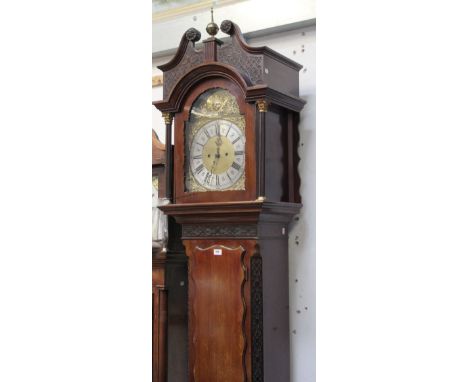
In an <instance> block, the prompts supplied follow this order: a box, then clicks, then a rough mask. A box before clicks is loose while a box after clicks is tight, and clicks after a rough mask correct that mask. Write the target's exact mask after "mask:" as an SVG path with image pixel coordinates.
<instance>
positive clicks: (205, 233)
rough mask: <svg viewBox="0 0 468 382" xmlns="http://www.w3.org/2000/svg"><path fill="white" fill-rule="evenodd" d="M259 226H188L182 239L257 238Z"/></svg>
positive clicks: (183, 232)
mask: <svg viewBox="0 0 468 382" xmlns="http://www.w3.org/2000/svg"><path fill="white" fill-rule="evenodd" d="M256 236H257V225H255V224H186V225H184V226H183V228H182V237H183V238H184V239H188V238H198V237H208V238H212V237H225V238H229V237H241V238H246V237H249V238H250V237H252V238H254V237H256Z"/></svg>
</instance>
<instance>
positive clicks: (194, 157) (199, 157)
mask: <svg viewBox="0 0 468 382" xmlns="http://www.w3.org/2000/svg"><path fill="white" fill-rule="evenodd" d="M192 159H202V156H201V155H195V156H193V157H192Z"/></svg>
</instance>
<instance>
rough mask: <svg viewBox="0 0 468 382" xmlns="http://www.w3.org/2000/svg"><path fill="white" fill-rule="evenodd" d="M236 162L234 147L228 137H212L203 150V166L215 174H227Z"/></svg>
mask: <svg viewBox="0 0 468 382" xmlns="http://www.w3.org/2000/svg"><path fill="white" fill-rule="evenodd" d="M218 143H220V144H218ZM234 160H235V157H234V145H233V144H232V143H231V142H230V141H229V139H227V138H226V137H212V138H210V139H209V140H208V142H207V143H206V144H205V147H204V148H203V164H204V165H205V167H206V168H207V169H211V173H213V174H222V173H224V172H226V171H227V170H228V169H229V167H231V165H232V163H233V162H234Z"/></svg>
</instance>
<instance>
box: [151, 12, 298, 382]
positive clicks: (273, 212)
mask: <svg viewBox="0 0 468 382" xmlns="http://www.w3.org/2000/svg"><path fill="white" fill-rule="evenodd" d="M210 25H211V27H210V28H208V29H207V30H209V31H210V33H212V37H209V38H208V39H206V40H204V41H203V42H202V43H203V45H202V46H197V45H196V43H197V42H198V41H199V40H200V38H201V33H200V32H198V31H197V30H196V29H193V28H191V29H189V30H188V31H187V32H186V33H185V34H184V36H183V37H182V40H181V43H180V46H179V49H178V51H177V53H176V55H175V57H174V58H173V59H172V60H171V61H170V62H169V63H167V64H165V65H162V66H160V69H161V70H162V71H163V74H164V80H163V82H164V95H163V96H164V100H162V101H159V102H155V103H154V105H155V106H156V107H157V108H158V109H159V110H160V111H161V112H163V114H164V118H165V122H166V141H167V142H171V141H172V123H173V122H174V135H175V139H174V154H173V155H172V147H171V146H168V147H167V152H166V157H167V165H166V179H167V183H166V197H167V198H168V199H170V200H171V202H172V203H171V204H169V205H165V206H161V207H160V209H161V210H162V211H164V213H165V214H166V215H168V216H169V217H170V218H172V219H174V223H175V224H176V225H175V227H179V228H176V230H179V229H180V230H179V231H178V233H177V235H180V236H178V238H177V240H179V239H181V240H182V243H183V247H178V248H179V249H174V250H172V251H173V253H174V255H173V261H174V264H176V263H177V264H180V266H179V268H178V269H179V270H180V273H178V274H177V276H178V277H180V276H183V272H184V270H185V271H186V273H185V276H186V279H187V282H188V293H187V295H186V296H188V300H187V303H186V306H185V308H186V311H185V312H184V310H183V309H184V306H182V305H183V304H181V299H183V297H181V298H180V299H179V300H177V299H176V300H175V304H176V306H178V307H179V308H180V311H178V314H174V316H173V317H171V313H170V310H171V301H170V295H171V292H170V291H169V295H168V296H169V298H168V299H169V301H168V310H169V314H168V323H169V324H168V327H169V328H171V320H173V321H174V322H181V323H183V324H182V325H181V326H179V329H182V327H183V325H185V324H187V331H186V332H183V330H182V331H179V332H177V330H175V331H173V333H172V334H171V332H170V329H169V331H168V333H167V338H168V344H170V343H171V341H174V342H173V345H174V347H173V348H172V349H171V346H170V345H169V347H168V354H169V355H168V358H169V359H170V357H171V353H173V354H177V350H176V347H177V346H178V349H180V351H181V353H182V354H183V357H179V358H174V359H175V360H176V361H175V362H173V363H171V362H170V361H169V362H168V369H167V380H168V381H171V382H172V381H174V382H175V381H177V382H186V381H189V382H220V381H223V382H287V381H288V380H289V302H288V299H289V296H288V224H289V222H290V221H291V219H292V218H293V216H294V215H296V214H297V213H299V210H300V208H301V204H300V202H301V197H300V194H299V186H300V179H299V176H298V171H297V165H298V161H299V157H298V154H297V146H298V142H299V131H298V124H299V112H300V111H301V110H302V108H303V106H304V104H305V102H304V101H303V100H302V99H300V98H299V95H298V92H299V70H300V69H301V68H302V66H301V65H299V64H297V63H296V62H294V61H292V60H290V59H288V58H286V57H284V56H282V55H281V54H279V53H277V52H274V51H273V50H271V49H269V48H267V47H259V48H257V47H251V46H249V45H248V44H247V43H246V42H245V40H244V38H243V36H242V33H241V32H240V29H239V27H238V26H237V25H236V24H235V23H233V22H231V21H223V23H222V24H221V30H222V31H223V32H224V33H226V34H228V35H229V36H230V38H228V40H227V41H224V42H223V41H221V40H218V39H217V38H216V37H214V35H215V34H216V32H217V27H216V28H214V27H213V25H212V24H210ZM214 88H219V89H225V90H227V91H229V92H230V93H231V94H232V95H234V96H235V98H236V100H237V103H238V106H239V110H240V113H241V114H242V115H243V117H244V118H245V187H244V188H243V189H236V190H228V191H217V190H215V191H212V190H209V189H205V190H201V191H198V192H193V191H189V192H188V191H187V190H186V187H185V183H184V181H185V171H186V168H187V166H186V163H187V160H188V158H186V152H187V150H186V148H187V145H188V142H185V136H186V135H185V131H186V129H187V123H188V122H189V116H190V112H191V109H192V106H193V105H194V102H196V100H197V99H198V97H200V95H201V94H203V93H204V92H206V91H208V90H209V89H214ZM172 168H173V171H172ZM199 186H200V187H203V185H202V184H200V185H199ZM177 235H176V236H177ZM177 240H176V241H172V239H171V238H169V247H170V246H171V245H173V246H174V248H175V247H177V246H178V245H179V244H178V243H177ZM171 241H172V244H171ZM185 259H188V264H187V265H184V264H185ZM184 266H186V268H184ZM167 269H168V263H167V262H166V272H167ZM167 275H168V273H166V278H165V281H166V284H167V282H168V276H167ZM175 284H176V283H174V284H173V286H172V288H176V285H175ZM180 296H183V294H181V295H180ZM177 301H178V302H177ZM185 317H186V318H188V321H187V320H185V321H184V319H185ZM181 333H183V335H180V334H181ZM171 337H172V339H171ZM184 338H185V340H184ZM185 357H187V358H185ZM180 370H183V371H184V372H186V374H185V376H184V377H181V375H180V374H179V375H178V376H177V377H176V374H178V373H179V371H180ZM178 378H179V379H178ZM180 378H182V379H180ZM159 382H166V381H159Z"/></svg>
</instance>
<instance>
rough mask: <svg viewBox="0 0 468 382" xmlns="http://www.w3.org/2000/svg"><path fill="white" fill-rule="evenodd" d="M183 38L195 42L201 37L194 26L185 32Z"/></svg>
mask: <svg viewBox="0 0 468 382" xmlns="http://www.w3.org/2000/svg"><path fill="white" fill-rule="evenodd" d="M185 38H186V39H187V40H189V41H191V42H193V43H194V44H195V43H196V42H197V41H199V40H200V39H201V33H200V31H199V30H197V29H195V28H190V29H189V30H188V31H187V32H185Z"/></svg>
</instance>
